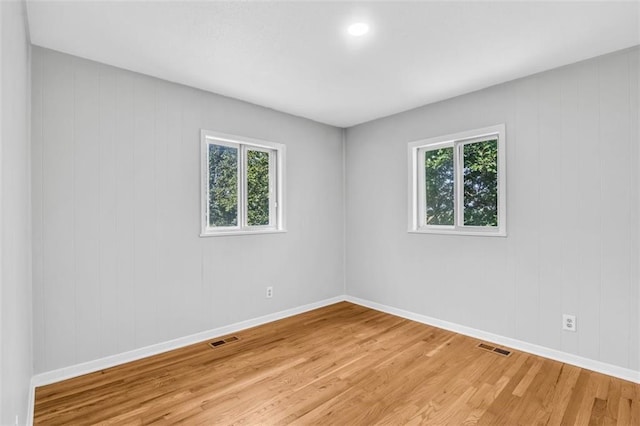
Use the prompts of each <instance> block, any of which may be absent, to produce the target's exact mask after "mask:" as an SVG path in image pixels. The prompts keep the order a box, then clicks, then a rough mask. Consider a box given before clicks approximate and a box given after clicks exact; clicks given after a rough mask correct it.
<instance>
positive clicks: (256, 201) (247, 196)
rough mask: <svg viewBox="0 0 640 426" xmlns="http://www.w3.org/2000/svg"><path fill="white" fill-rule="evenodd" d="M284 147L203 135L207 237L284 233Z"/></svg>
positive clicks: (276, 144)
mask: <svg viewBox="0 0 640 426" xmlns="http://www.w3.org/2000/svg"><path fill="white" fill-rule="evenodd" d="M284 153H285V147H284V145H282V144H278V143H273V142H266V141H259V140H254V139H249V138H244V137H239V136H232V135H225V134H222V133H216V132H210V131H207V130H203V131H202V233H201V235H202V236H209V235H232V234H247V233H249V234H252V233H264V232H267V233H268V232H283V231H284V205H283V200H284V193H283V188H284V186H283V174H284Z"/></svg>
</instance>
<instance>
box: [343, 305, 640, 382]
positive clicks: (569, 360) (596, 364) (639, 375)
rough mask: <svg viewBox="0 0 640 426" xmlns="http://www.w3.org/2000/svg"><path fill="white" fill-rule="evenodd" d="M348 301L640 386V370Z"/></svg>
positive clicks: (398, 311)
mask: <svg viewBox="0 0 640 426" xmlns="http://www.w3.org/2000/svg"><path fill="white" fill-rule="evenodd" d="M345 300H346V301H347V302H351V303H355V304H357V305H361V306H365V307H367V308H371V309H375V310H376V311H381V312H386V313H388V314H391V315H396V316H398V317H402V318H406V319H409V320H412V321H416V322H420V323H422V324H427V325H431V326H434V327H438V328H442V329H445V330H449V331H453V332H455V333H459V334H464V335H465V336H469V337H473V338H476V339H480V340H485V341H487V342H491V343H497V344H499V345H502V346H508V347H510V348H513V349H517V350H519V351H523V352H528V353H530V354H533V355H538V356H541V357H544V358H549V359H553V360H555V361H560V362H564V363H566V364H571V365H575V366H576V367H580V368H585V369H587V370H592V371H596V372H598V373H602V374H607V375H609V376H613V377H618V378H620V379H624V380H628V381H630V382H635V383H640V371H636V370H631V369H629V368H624V367H619V366H617V365H612V364H608V363H606V362H601V361H596V360H593V359H589V358H584V357H581V356H578V355H573V354H570V353H567V352H562V351H559V350H556V349H551V348H547V347H544V346H539V345H535V344H533V343H527V342H523V341H522V340H517V339H512V338H510V337H504V336H500V335H498V334H493V333H489V332H486V331H482V330H478V329H475V328H471V327H467V326H464V325H460V324H455V323H452V322H449V321H443V320H440V319H437V318H432V317H429V316H426V315H421V314H416V313H414V312H410V311H405V310H403V309H398V308H394V307H392V306H387V305H383V304H381V303H376V302H371V301H369V300H365V299H360V298H359V297H354V296H346V297H345Z"/></svg>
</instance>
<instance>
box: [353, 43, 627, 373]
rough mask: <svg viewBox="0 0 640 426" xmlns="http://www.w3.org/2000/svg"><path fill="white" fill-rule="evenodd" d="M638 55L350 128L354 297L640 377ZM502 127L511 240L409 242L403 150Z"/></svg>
mask: <svg viewBox="0 0 640 426" xmlns="http://www.w3.org/2000/svg"><path fill="white" fill-rule="evenodd" d="M638 56H639V50H638V48H635V49H632V50H626V51H621V52H617V53H614V54H611V55H608V56H603V57H599V58H596V59H593V60H589V61H586V62H582V63H578V64H575V65H571V66H567V67H564V68H560V69H556V70H552V71H549V72H545V73H542V74H538V75H535V76H532V77H529V78H525V79H521V80H517V81H513V82H509V83H506V84H502V85H498V86H495V87H491V88H488V89H486V90H482V91H479V92H475V93H472V94H468V95H465V96H461V97H458V98H454V99H450V100H447V101H444V102H440V103H437V104H433V105H429V106H425V107H422V108H418V109H415V110H411V111H408V112H405V113H402V114H398V115H394V116H391V117H387V118H383V119H379V120H376V121H373V122H369V123H366V124H363V125H360V126H357V127H354V128H350V129H348V131H347V145H346V170H347V173H346V184H347V185H346V186H347V189H346V200H347V202H346V203H347V205H346V207H347V221H346V229H347V260H346V264H347V293H348V294H350V295H353V296H357V297H361V298H364V299H369V300H371V301H375V302H378V303H383V304H386V305H390V306H394V307H397V308H402V309H405V310H409V311H412V312H415V313H419V314H423V315H428V316H431V317H435V318H438V319H442V320H447V321H451V322H453V323H458V324H462V325H466V326H470V327H474V328H477V329H480V330H484V331H488V332H492V333H496V334H499V335H502V336H507V337H511V338H515V339H519V340H523V341H525V342H529V343H533V344H538V345H542V346H545V347H549V348H553V349H558V350H562V351H566V352H569V353H572V354H578V355H581V356H584V357H587V358H591V359H594V360H599V361H603V362H607V363H611V364H614V365H618V366H622V367H628V368H631V369H635V370H638V369H639V368H640V362H639V354H638V349H639V346H640V344H639V342H638V335H639V334H640V330H639V320H638V305H639V302H638V286H639V277H638V263H639V262H638V261H639V253H638V231H639V230H638V223H639V221H638V213H639V211H638V203H639V184H638V183H639V178H638V166H639V159H638V155H639V154H638V145H639V143H638V114H639V111H638V79H639V72H640V71H639V69H638ZM498 123H505V124H506V131H507V135H506V138H507V170H508V171H507V187H508V188H507V191H508V196H507V217H508V237H507V238H496V237H476V236H471V237H467V236H452V235H416V234H408V233H407V167H408V166H407V142H409V141H413V140H417V139H422V138H428V137H432V136H438V135H443V134H449V133H455V132H460V131H464V130H470V129H474V128H480V127H484V126H489V125H493V124H498ZM562 313H571V314H576V315H577V326H578V332H577V333H570V332H563V331H562V330H561V315H562Z"/></svg>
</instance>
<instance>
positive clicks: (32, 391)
mask: <svg viewBox="0 0 640 426" xmlns="http://www.w3.org/2000/svg"><path fill="white" fill-rule="evenodd" d="M35 405H36V387H35V385H34V384H33V379H31V387H30V388H29V401H28V403H27V415H26V417H25V422H24V424H25V425H29V426H31V425H33V413H34V410H35Z"/></svg>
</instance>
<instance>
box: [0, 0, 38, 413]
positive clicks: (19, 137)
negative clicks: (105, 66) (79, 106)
mask: <svg viewBox="0 0 640 426" xmlns="http://www.w3.org/2000/svg"><path fill="white" fill-rule="evenodd" d="M27 37H28V36H27V30H26V25H25V14H24V5H23V3H22V2H0V64H1V66H0V69H1V71H0V75H1V78H0V100H1V101H0V130H1V132H0V134H1V137H0V204H1V206H0V218H1V220H0V222H1V228H0V365H1V368H0V424H3V425H8V424H14V422H15V419H16V416H18V421H19V422H20V423H21V424H23V423H24V422H25V416H26V414H27V403H28V396H29V384H30V381H31V375H32V345H31V254H30V253H31V244H30V240H31V235H30V232H31V231H30V229H31V220H30V219H31V216H30V207H29V206H30V197H29V194H30V188H29V185H30V180H29V125H28V120H29V49H30V47H29V42H28V38H27Z"/></svg>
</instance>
